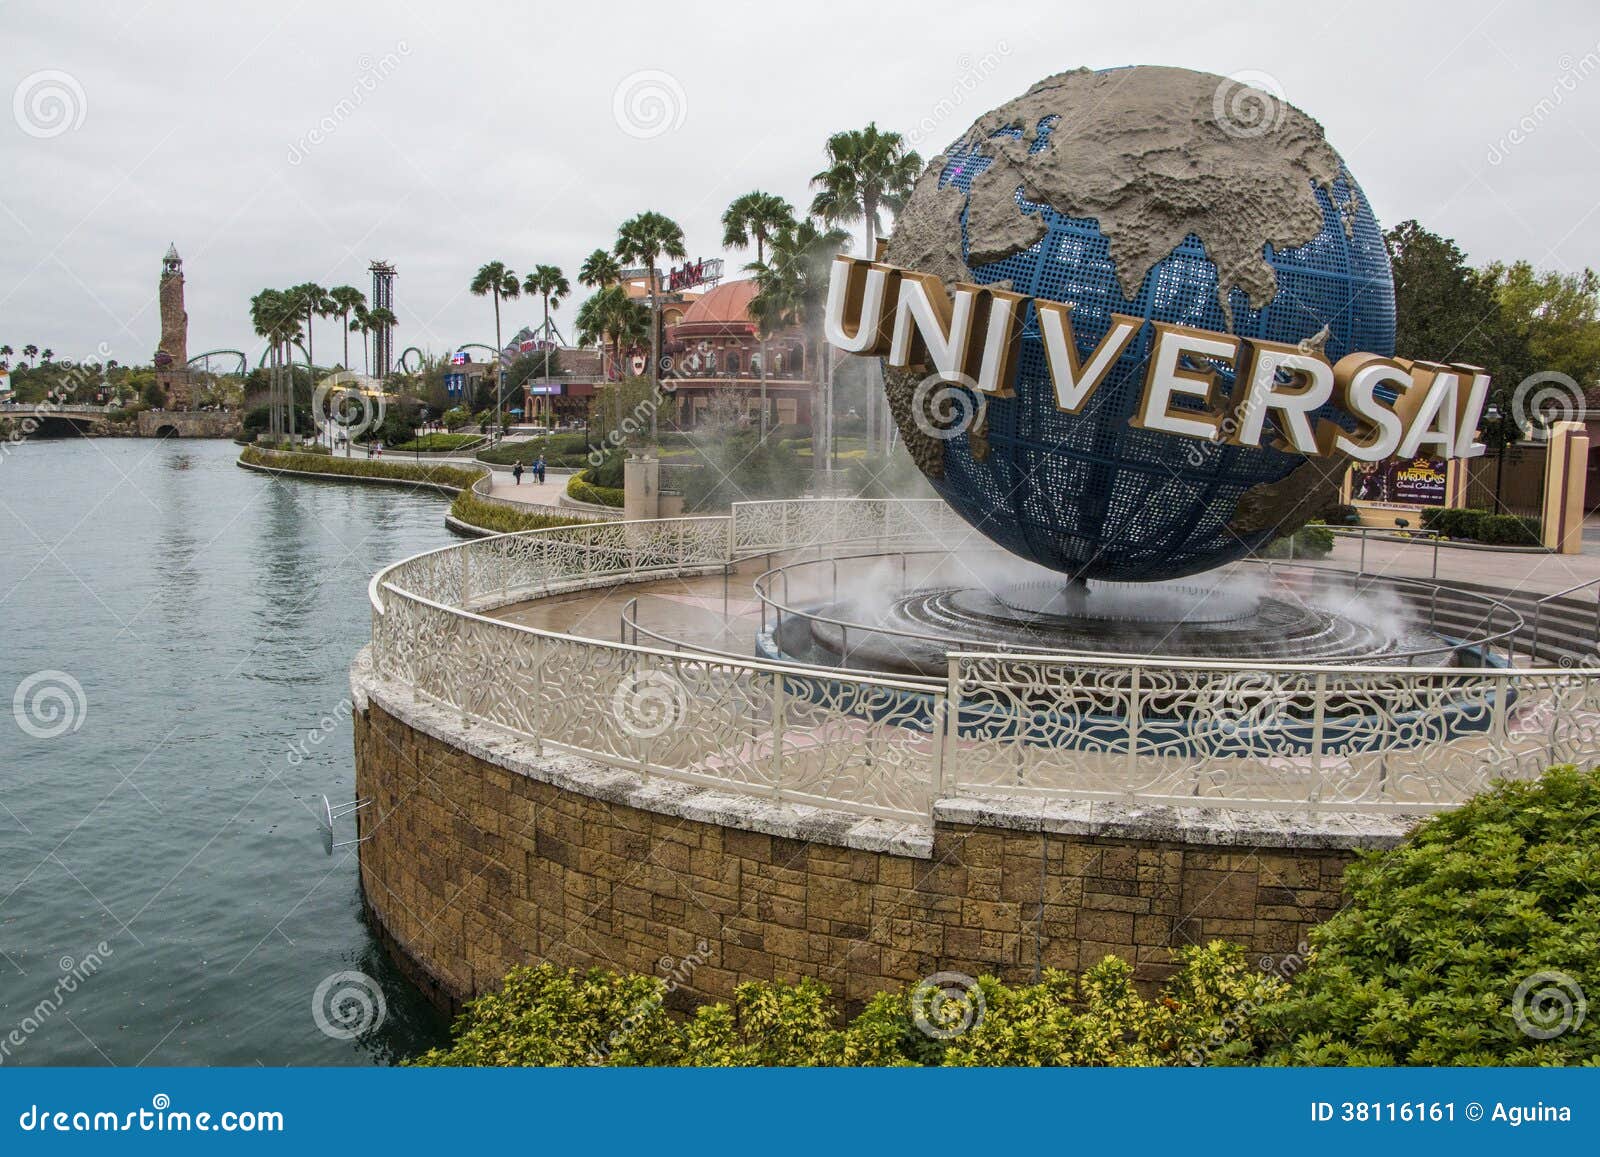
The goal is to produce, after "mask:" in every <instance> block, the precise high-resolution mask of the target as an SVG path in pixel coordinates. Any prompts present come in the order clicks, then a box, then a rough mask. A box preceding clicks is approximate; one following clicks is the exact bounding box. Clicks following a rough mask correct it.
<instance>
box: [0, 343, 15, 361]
mask: <svg viewBox="0 0 1600 1157" xmlns="http://www.w3.org/2000/svg"><path fill="white" fill-rule="evenodd" d="M15 352H16V351H14V350H13V349H12V348H11V347H10V346H8V345H0V358H8V357H10V356H11V355H12V354H13V353H15Z"/></svg>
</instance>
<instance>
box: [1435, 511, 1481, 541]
mask: <svg viewBox="0 0 1600 1157" xmlns="http://www.w3.org/2000/svg"><path fill="white" fill-rule="evenodd" d="M1488 515H1489V512H1488V511H1487V510H1472V509H1465V508H1462V507H1455V506H1430V507H1427V508H1426V509H1424V510H1423V512H1422V527H1423V529H1424V530H1431V531H1433V532H1434V533H1435V534H1442V535H1444V537H1446V538H1473V539H1475V538H1477V537H1478V531H1479V526H1480V524H1481V523H1482V522H1483V520H1484V519H1485V518H1486V517H1488Z"/></svg>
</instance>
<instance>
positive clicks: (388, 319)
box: [362, 306, 400, 388]
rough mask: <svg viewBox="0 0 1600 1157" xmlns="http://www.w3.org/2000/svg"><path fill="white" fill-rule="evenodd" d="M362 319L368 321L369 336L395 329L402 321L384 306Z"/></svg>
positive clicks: (371, 311) (367, 313) (364, 315)
mask: <svg viewBox="0 0 1600 1157" xmlns="http://www.w3.org/2000/svg"><path fill="white" fill-rule="evenodd" d="M362 317H363V318H365V320H366V323H367V332H368V333H369V334H370V333H377V332H378V331H379V330H385V329H393V328H394V327H395V326H397V325H399V324H400V319H399V318H397V317H396V316H395V315H394V313H393V311H392V310H388V309H385V308H383V307H382V306H379V307H378V308H377V309H369V310H367V311H366V312H365V313H364V314H362ZM385 388H387V387H385Z"/></svg>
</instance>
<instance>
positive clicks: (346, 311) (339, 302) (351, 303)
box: [328, 285, 367, 370]
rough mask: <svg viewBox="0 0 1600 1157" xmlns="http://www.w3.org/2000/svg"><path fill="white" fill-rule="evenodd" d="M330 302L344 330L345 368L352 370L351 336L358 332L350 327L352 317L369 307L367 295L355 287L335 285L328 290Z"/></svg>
mask: <svg viewBox="0 0 1600 1157" xmlns="http://www.w3.org/2000/svg"><path fill="white" fill-rule="evenodd" d="M328 300H329V301H330V302H332V303H333V309H334V312H335V313H336V314H337V315H338V317H339V324H340V326H341V327H342V328H343V330H344V368H345V369H347V370H348V369H349V368H350V334H351V333H352V332H358V331H356V330H354V328H353V327H352V326H351V325H350V315H351V314H352V313H355V312H357V311H359V310H363V309H365V308H366V307H367V295H366V294H364V293H362V292H361V291H360V290H359V289H357V288H356V287H355V286H353V285H335V286H334V287H333V288H332V289H330V290H328Z"/></svg>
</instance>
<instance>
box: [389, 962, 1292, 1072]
mask: <svg viewBox="0 0 1600 1157" xmlns="http://www.w3.org/2000/svg"><path fill="white" fill-rule="evenodd" d="M1178 957H1179V964H1180V969H1179V971H1178V972H1177V973H1176V974H1175V976H1174V977H1173V978H1172V980H1171V981H1169V982H1168V983H1167V985H1166V986H1165V988H1164V989H1163V990H1162V992H1161V994H1160V995H1159V996H1158V997H1157V998H1156V999H1153V1000H1147V999H1145V998H1144V997H1142V996H1140V994H1139V992H1138V990H1137V989H1136V987H1135V985H1134V983H1133V970H1132V968H1131V967H1130V966H1129V965H1128V964H1127V963H1126V962H1124V961H1122V960H1120V959H1118V958H1117V957H1114V956H1108V957H1106V959H1105V960H1103V961H1102V962H1101V963H1099V964H1097V965H1095V966H1094V967H1092V968H1090V969H1088V970H1087V971H1086V972H1084V974H1083V975H1082V976H1079V977H1074V976H1072V975H1070V974H1068V973H1064V972H1056V971H1046V972H1045V974H1044V977H1043V979H1042V980H1041V981H1040V982H1039V983H1038V984H1030V985H1018V986H1012V985H1007V984H1003V983H1001V982H1000V981H998V980H996V979H994V978H993V977H987V976H985V977H981V978H979V980H978V987H977V990H976V992H975V993H974V992H968V993H967V994H966V995H965V999H960V1000H953V1001H944V1002H940V1001H938V1000H935V999H932V998H931V997H930V992H929V990H926V989H921V990H919V989H917V988H910V989H901V990H898V991H890V992H881V993H879V994H877V995H876V996H874V997H873V998H872V999H871V1000H869V1001H868V1002H867V1004H866V1007H865V1008H864V1009H863V1010H862V1011H861V1012H860V1014H859V1015H857V1016H856V1017H854V1018H853V1019H850V1020H845V1019H844V1018H843V1017H841V1016H840V1014H839V1011H838V1008H837V1005H836V1004H835V1002H834V1001H833V999H832V997H831V995H830V993H829V991H828V989H827V987H826V986H825V985H823V984H821V983H819V982H818V981H816V980H811V979H806V980H802V981H800V982H799V983H797V984H782V983H765V982H751V983H746V984H741V985H739V986H738V988H737V989H735V991H734V997H733V1000H732V1001H731V1002H719V1003H715V1004H707V1005H702V1006H700V1007H699V1008H698V1009H696V1010H695V1011H694V1013H693V1014H692V1015H690V1016H688V1017H685V1018H675V1017H672V1016H670V1015H668V1014H667V1013H666V1011H665V1004H664V998H665V996H666V994H667V985H666V983H665V982H664V981H662V980H660V979H658V978H655V977H643V976H618V975H616V974H614V973H608V972H604V971H600V970H595V971H591V972H585V973H580V972H576V971H572V972H563V971H561V970H559V969H556V968H553V967H552V966H550V965H540V966H538V967H536V968H519V969H516V970H515V971H513V972H512V973H511V975H510V976H508V977H507V979H506V984H505V986H504V987H503V988H502V989H501V990H500V991H499V992H496V993H492V994H489V995H487V996H483V997H480V998H479V999H478V1000H476V1001H473V1002H472V1003H471V1004H470V1005H468V1007H467V1010H466V1012H465V1013H464V1014H463V1015H462V1016H461V1018H460V1019H459V1020H458V1021H457V1023H456V1027H455V1042H454V1043H453V1044H452V1045H451V1047H450V1048H448V1049H435V1050H434V1051H432V1052H430V1053H427V1054H425V1055H424V1056H422V1057H420V1058H418V1060H417V1061H416V1062H415V1063H417V1064H423V1065H601V1064H611V1065H688V1066H748V1065H780V1066H790V1065H840V1066H904V1065H1180V1064H1203V1063H1205V1062H1206V1060H1207V1059H1208V1058H1209V1056H1210V1054H1211V1051H1212V1050H1213V1049H1215V1048H1217V1047H1219V1046H1220V1045H1222V1044H1224V1043H1229V1042H1232V1043H1234V1044H1236V1045H1238V1046H1240V1047H1243V1048H1246V1049H1248V1048H1250V1047H1253V1045H1254V1037H1253V1036H1252V1029H1251V1017H1252V1016H1253V1014H1254V1011H1255V1009H1256V1008H1257V1007H1258V1006H1260V1005H1261V1004H1264V1003H1266V1002H1268V1001H1271V1000H1273V999H1276V998H1277V997H1278V996H1280V995H1281V993H1282V990H1283V982H1282V981H1280V980H1278V979H1277V978H1276V977H1274V976H1272V975H1270V974H1268V973H1263V972H1260V971H1257V970H1256V969H1255V968H1254V967H1252V965H1251V964H1250V963H1249V962H1248V961H1247V960H1246V959H1245V954H1244V952H1243V950H1242V949H1240V948H1238V947H1236V946H1232V945H1225V944H1222V943H1219V942H1214V943H1212V944H1210V945H1209V946H1207V947H1205V948H1186V949H1182V950H1180V951H1179V953H1178ZM919 1020H920V1024H919ZM924 1026H926V1027H924ZM928 1028H931V1029H932V1030H933V1031H932V1032H930V1031H927V1029H928Z"/></svg>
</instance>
